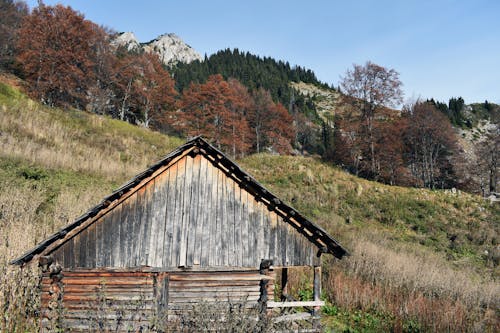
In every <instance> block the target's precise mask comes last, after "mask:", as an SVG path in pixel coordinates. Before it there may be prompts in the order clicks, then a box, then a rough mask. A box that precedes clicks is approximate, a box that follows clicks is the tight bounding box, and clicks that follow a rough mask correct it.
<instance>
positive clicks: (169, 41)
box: [112, 32, 202, 66]
mask: <svg viewBox="0 0 500 333" xmlns="http://www.w3.org/2000/svg"><path fill="white" fill-rule="evenodd" d="M112 45H115V46H125V47H126V48H127V50H128V51H138V52H139V51H144V52H150V53H155V54H157V55H158V57H159V58H160V60H161V61H162V62H163V63H164V64H165V65H167V66H169V65H173V64H176V63H178V62H184V63H190V62H192V61H194V60H202V57H201V56H200V54H199V53H198V52H196V50H195V49H193V48H192V47H191V46H189V45H187V44H186V43H184V41H183V40H182V39H181V38H179V36H177V35H175V34H164V35H161V36H159V37H158V38H155V39H153V40H152V41H149V42H147V43H139V41H138V40H137V38H136V37H135V35H134V33H133V32H123V33H120V34H118V35H117V37H115V39H114V40H113V41H112Z"/></svg>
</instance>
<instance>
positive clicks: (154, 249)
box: [148, 174, 165, 267]
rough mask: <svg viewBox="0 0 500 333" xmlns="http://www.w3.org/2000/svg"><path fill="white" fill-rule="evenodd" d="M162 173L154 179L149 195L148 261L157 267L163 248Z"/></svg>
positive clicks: (163, 208) (163, 209)
mask: <svg viewBox="0 0 500 333" xmlns="http://www.w3.org/2000/svg"><path fill="white" fill-rule="evenodd" d="M162 178H163V175H162V174H159V175H157V176H156V177H155V179H154V190H153V194H152V196H151V201H152V202H151V222H150V223H151V227H150V229H151V236H150V237H149V254H148V263H149V265H150V266H152V267H158V266H160V265H161V264H158V262H157V257H158V256H159V255H161V252H162V250H163V244H162V243H163V234H164V228H163V227H164V220H165V207H164V206H163V204H164V199H163V198H164V191H163V186H164V183H163V181H162Z"/></svg>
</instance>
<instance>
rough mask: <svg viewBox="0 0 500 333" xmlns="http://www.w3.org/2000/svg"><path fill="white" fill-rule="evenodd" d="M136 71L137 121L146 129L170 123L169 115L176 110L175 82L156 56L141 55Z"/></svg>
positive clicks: (134, 84) (134, 83)
mask: <svg viewBox="0 0 500 333" xmlns="http://www.w3.org/2000/svg"><path fill="white" fill-rule="evenodd" d="M135 70H136V71H137V73H138V75H137V76H136V78H135V80H134V82H133V86H134V87H133V88H134V92H135V94H134V98H135V104H136V108H137V113H136V121H137V122H138V123H140V124H142V125H143V126H144V127H146V128H149V127H151V126H152V127H155V128H159V127H161V126H162V125H164V124H165V123H168V122H170V120H169V114H171V112H172V111H174V108H175V107H174V104H175V97H176V94H177V92H176V91H175V89H174V80H173V79H172V78H171V77H170V74H169V73H168V71H167V70H166V69H165V68H164V67H163V64H162V63H161V61H160V59H159V58H158V57H157V56H156V55H154V54H150V53H144V54H141V55H139V56H138V57H137V63H136V64H135ZM169 111H170V112H169Z"/></svg>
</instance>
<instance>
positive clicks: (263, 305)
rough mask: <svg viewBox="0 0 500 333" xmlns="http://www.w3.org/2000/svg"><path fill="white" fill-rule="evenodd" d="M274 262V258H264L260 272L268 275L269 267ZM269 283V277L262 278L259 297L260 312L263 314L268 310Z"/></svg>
mask: <svg viewBox="0 0 500 333" xmlns="http://www.w3.org/2000/svg"><path fill="white" fill-rule="evenodd" d="M272 264H273V261H272V260H268V259H262V261H261V262H260V267H259V273H260V274H261V275H267V274H268V273H269V267H271V265H272ZM268 283H269V280H268V279H262V280H260V298H259V305H260V313H261V315H265V314H266V310H267V300H268V296H267V284H268Z"/></svg>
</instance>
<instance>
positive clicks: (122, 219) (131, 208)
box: [13, 138, 346, 269]
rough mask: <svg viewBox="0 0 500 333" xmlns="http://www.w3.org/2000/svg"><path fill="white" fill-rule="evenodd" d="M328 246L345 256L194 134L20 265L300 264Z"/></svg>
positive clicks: (22, 259) (310, 262)
mask: <svg viewBox="0 0 500 333" xmlns="http://www.w3.org/2000/svg"><path fill="white" fill-rule="evenodd" d="M321 252H323V253H325V252H330V253H332V254H334V255H336V256H337V257H342V255H344V254H345V253H346V251H345V250H344V249H343V248H342V247H341V246H340V245H339V244H338V243H337V242H336V241H335V240H334V239H333V238H331V237H330V236H329V235H328V234H326V232H324V230H322V229H321V228H319V227H317V226H316V225H314V224H312V223H311V222H309V221H308V220H307V219H305V218H304V217H302V216H301V215H300V214H299V213H298V212H296V211H295V210H293V208H291V207H289V206H287V205H285V204H283V203H282V202H281V201H280V200H279V199H277V198H276V197H275V196H274V195H272V194H271V193H269V191H267V190H266V189H264V188H263V187H262V186H261V185H260V184H258V183H257V182H256V181H255V180H253V178H251V177H250V176H249V175H248V174H246V173H244V172H243V171H242V170H241V169H239V167H238V166H237V165H236V164H234V162H232V161H229V160H228V159H227V158H226V157H225V156H224V155H223V154H222V153H220V152H219V151H218V150H216V149H215V148H214V147H212V146H211V145H209V144H208V143H207V142H206V141H204V140H203V139H201V138H195V139H194V140H192V141H190V142H188V143H187V144H186V145H184V146H182V147H180V148H178V149H177V150H176V151H174V152H172V153H171V154H169V155H168V156H167V157H166V158H165V159H163V160H162V161H160V162H159V163H157V164H156V165H154V166H153V167H151V168H150V169H148V170H146V171H145V172H144V173H142V174H140V175H138V176H137V177H136V178H134V179H133V180H132V181H131V182H129V183H128V184H126V185H124V186H123V187H122V188H121V189H119V190H118V191H116V192H115V193H113V194H112V195H111V196H109V197H108V198H106V199H105V200H104V201H103V202H102V203H101V204H100V205H99V206H98V207H96V208H94V209H93V210H91V211H89V212H88V213H87V214H86V215H84V216H82V217H81V218H80V219H78V220H77V221H75V223H73V224H72V225H70V226H68V227H66V228H65V229H63V230H61V231H60V232H59V233H57V234H55V235H53V236H52V237H51V238H49V239H48V240H46V241H44V242H43V243H42V244H40V245H39V246H38V247H37V248H35V249H33V250H31V251H30V252H28V253H26V254H25V255H23V256H22V257H20V258H18V259H16V260H14V261H13V263H15V264H23V263H25V262H27V261H30V260H31V259H32V258H33V257H34V256H47V255H51V256H53V257H54V259H55V260H56V261H57V262H59V263H60V264H61V265H62V266H63V267H68V268H98V267H117V268H120V267H121V268H123V267H139V266H149V267H155V268H162V269H169V268H178V267H200V268H208V267H259V264H260V263H261V260H262V259H272V260H273V262H274V265H275V266H302V265H313V263H314V261H315V260H316V258H317V256H318V255H319V254H320V253H321Z"/></svg>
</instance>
